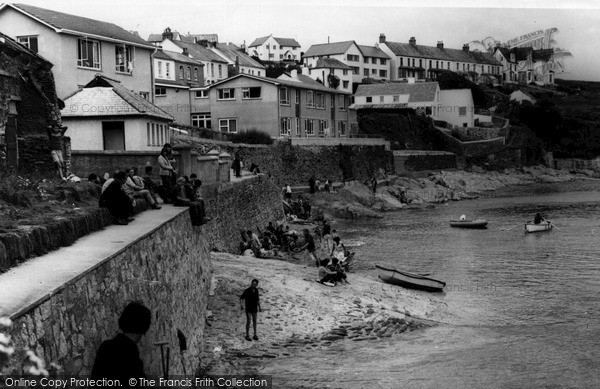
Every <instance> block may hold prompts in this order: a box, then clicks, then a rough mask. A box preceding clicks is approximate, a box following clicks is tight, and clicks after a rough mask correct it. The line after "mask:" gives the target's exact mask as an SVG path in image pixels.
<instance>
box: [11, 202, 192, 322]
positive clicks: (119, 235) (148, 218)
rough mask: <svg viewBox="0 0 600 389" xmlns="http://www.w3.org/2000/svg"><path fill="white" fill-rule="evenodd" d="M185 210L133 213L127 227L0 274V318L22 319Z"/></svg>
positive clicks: (112, 228)
mask: <svg viewBox="0 0 600 389" xmlns="http://www.w3.org/2000/svg"><path fill="white" fill-rule="evenodd" d="M187 210H188V208H187V207H174V206H171V205H164V206H163V208H162V209H161V210H153V211H146V212H143V213H141V214H137V215H136V219H135V221H133V222H132V223H130V224H129V225H127V226H116V225H115V226H110V227H107V228H106V229H104V230H101V231H97V232H94V233H92V234H90V235H86V236H84V237H82V238H80V239H78V240H77V241H76V242H75V243H74V244H72V245H71V246H68V247H63V248H60V249H59V250H55V251H52V252H50V253H48V254H46V255H43V256H41V257H36V258H32V259H30V260H28V261H27V262H24V263H22V264H20V265H19V266H17V267H14V268H12V269H10V270H9V271H8V272H6V273H3V274H0V285H2V291H3V292H2V293H0V317H3V316H8V317H10V318H11V319H13V320H14V319H16V318H18V317H19V316H22V315H23V314H25V313H27V312H28V311H29V310H30V309H31V308H33V307H34V306H37V305H39V304H41V303H42V302H44V301H46V300H48V299H50V298H51V297H52V296H53V295H55V294H57V293H59V292H61V291H62V290H64V289H66V288H67V287H69V286H70V285H72V284H74V283H75V282H77V281H78V280H79V279H81V278H82V277H85V276H86V275H87V274H89V273H90V272H92V271H93V270H94V269H96V268H98V267H99V266H102V265H103V264H104V263H106V262H108V261H110V260H111V259H113V258H114V257H115V256H117V255H119V254H120V253H121V252H123V251H124V250H126V249H127V247H128V246H130V245H132V244H134V243H136V242H138V241H140V240H142V239H144V238H146V237H147V236H148V235H150V234H152V233H153V232H155V231H156V230H157V229H159V228H161V227H162V226H163V225H164V224H166V223H168V222H170V221H171V220H173V219H175V218H176V217H178V216H179V215H181V214H183V213H184V212H187Z"/></svg>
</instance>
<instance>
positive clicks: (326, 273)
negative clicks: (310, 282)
mask: <svg viewBox="0 0 600 389" xmlns="http://www.w3.org/2000/svg"><path fill="white" fill-rule="evenodd" d="M327 265H329V259H327V258H325V259H323V260H322V261H321V264H320V266H319V269H318V272H319V282H320V283H322V284H325V285H327V286H335V282H336V280H337V279H338V275H337V273H336V272H334V271H331V270H329V269H328V268H327Z"/></svg>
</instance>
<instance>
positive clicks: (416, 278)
mask: <svg viewBox="0 0 600 389" xmlns="http://www.w3.org/2000/svg"><path fill="white" fill-rule="evenodd" d="M375 267H376V268H378V269H379V270H380V272H379V278H381V280H382V281H383V282H385V283H388V284H392V285H398V286H403V287H405V288H412V289H421V290H426V291H429V292H441V291H442V290H443V289H444V287H445V286H446V283H445V282H444V281H440V280H435V279H433V278H429V277H426V276H424V275H420V274H414V273H408V272H405V271H400V270H396V269H390V268H386V267H383V266H379V265H375Z"/></svg>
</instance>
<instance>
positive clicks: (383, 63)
mask: <svg viewBox="0 0 600 389" xmlns="http://www.w3.org/2000/svg"><path fill="white" fill-rule="evenodd" d="M386 63H387V60H386V59H385V58H379V64H380V65H385V64H386Z"/></svg>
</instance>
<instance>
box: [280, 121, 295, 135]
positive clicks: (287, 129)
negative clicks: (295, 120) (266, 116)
mask: <svg viewBox="0 0 600 389" xmlns="http://www.w3.org/2000/svg"><path fill="white" fill-rule="evenodd" d="M279 135H280V136H290V135H292V118H281V124H280V126H279Z"/></svg>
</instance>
